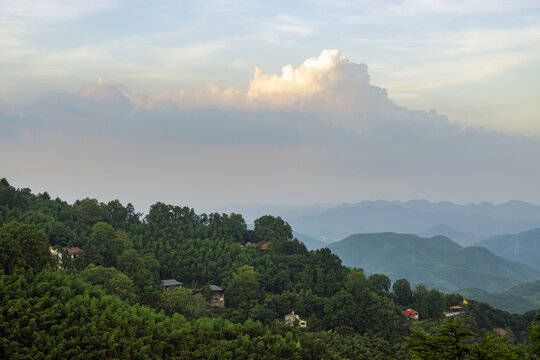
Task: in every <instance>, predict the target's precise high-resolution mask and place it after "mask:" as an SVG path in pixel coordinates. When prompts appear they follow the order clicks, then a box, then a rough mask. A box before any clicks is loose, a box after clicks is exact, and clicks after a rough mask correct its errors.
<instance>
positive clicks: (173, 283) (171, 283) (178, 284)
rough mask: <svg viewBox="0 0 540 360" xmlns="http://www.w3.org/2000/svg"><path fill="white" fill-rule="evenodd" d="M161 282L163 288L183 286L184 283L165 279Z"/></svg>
mask: <svg viewBox="0 0 540 360" xmlns="http://www.w3.org/2000/svg"><path fill="white" fill-rule="evenodd" d="M161 282H162V283H163V286H165V287H167V286H182V285H184V283H181V282H180V281H177V280H176V279H166V280H161Z"/></svg>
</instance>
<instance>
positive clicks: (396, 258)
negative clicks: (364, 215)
mask: <svg viewBox="0 0 540 360" xmlns="http://www.w3.org/2000/svg"><path fill="white" fill-rule="evenodd" d="M329 248H330V249H331V250H332V252H334V253H335V254H337V255H338V256H339V257H340V258H341V259H342V261H343V263H344V264H345V265H348V266H353V267H360V268H363V269H364V270H366V271H367V272H368V273H383V274H386V275H388V276H389V277H390V278H391V279H392V280H396V279H400V278H407V279H408V280H409V281H410V282H411V283H413V284H419V283H423V284H425V285H428V286H431V287H437V288H440V289H443V290H448V291H453V290H456V289H459V288H472V287H475V288H480V289H483V290H486V291H504V290H506V289H508V288H510V287H512V286H514V285H516V284H518V283H519V282H521V281H535V280H538V279H540V271H538V270H536V269H533V268H531V267H529V266H527V265H524V264H521V263H516V262H512V261H509V260H507V259H504V258H502V257H499V256H496V255H494V254H492V253H491V252H490V251H489V250H487V249H484V248H480V247H466V248H463V247H461V246H460V245H458V244H457V243H455V242H453V241H452V240H450V239H448V238H445V237H444V236H436V237H433V238H422V237H419V236H416V235H410V234H396V233H375V234H356V235H351V236H349V237H347V238H345V239H343V240H341V241H338V242H335V243H333V244H330V245H329Z"/></svg>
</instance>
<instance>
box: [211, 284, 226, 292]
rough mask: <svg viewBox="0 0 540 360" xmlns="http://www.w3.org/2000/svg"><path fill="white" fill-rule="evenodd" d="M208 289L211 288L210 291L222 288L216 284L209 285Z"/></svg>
mask: <svg viewBox="0 0 540 360" xmlns="http://www.w3.org/2000/svg"><path fill="white" fill-rule="evenodd" d="M210 290H212V291H223V289H222V288H220V287H219V286H217V285H210Z"/></svg>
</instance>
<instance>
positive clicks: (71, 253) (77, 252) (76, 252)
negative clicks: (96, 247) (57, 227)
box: [67, 246, 82, 256]
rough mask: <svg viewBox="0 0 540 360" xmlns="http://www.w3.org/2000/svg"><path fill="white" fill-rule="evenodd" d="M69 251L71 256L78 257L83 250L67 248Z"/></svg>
mask: <svg viewBox="0 0 540 360" xmlns="http://www.w3.org/2000/svg"><path fill="white" fill-rule="evenodd" d="M67 251H68V255H69V256H78V255H79V254H80V253H81V251H82V250H81V249H80V248H78V247H77V246H75V247H70V248H67Z"/></svg>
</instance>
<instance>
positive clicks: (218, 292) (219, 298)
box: [161, 279, 225, 308]
mask: <svg viewBox="0 0 540 360" xmlns="http://www.w3.org/2000/svg"><path fill="white" fill-rule="evenodd" d="M161 283H162V284H163V291H169V290H171V289H174V288H178V287H181V286H184V283H182V282H180V281H178V280H176V279H165V280H161ZM209 287H210V291H211V294H210V300H209V303H210V305H212V306H216V307H220V308H224V307H225V291H224V290H223V288H221V287H219V286H217V285H210V286H209ZM203 290H204V289H192V290H191V294H192V295H201V294H202V292H203Z"/></svg>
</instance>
